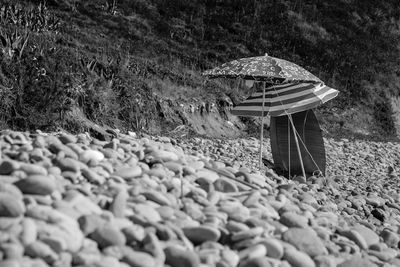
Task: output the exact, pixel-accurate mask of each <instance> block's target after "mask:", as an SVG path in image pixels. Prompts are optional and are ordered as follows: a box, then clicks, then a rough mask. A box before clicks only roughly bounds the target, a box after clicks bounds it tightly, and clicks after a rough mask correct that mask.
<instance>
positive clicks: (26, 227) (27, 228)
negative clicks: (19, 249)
mask: <svg viewBox="0 0 400 267" xmlns="http://www.w3.org/2000/svg"><path fill="white" fill-rule="evenodd" d="M21 225H22V232H21V233H20V240H21V242H22V244H24V245H29V244H30V243H33V242H35V241H36V239H37V235H38V232H37V226H36V223H35V221H34V220H33V219H31V218H24V219H23V220H22V222H21Z"/></svg>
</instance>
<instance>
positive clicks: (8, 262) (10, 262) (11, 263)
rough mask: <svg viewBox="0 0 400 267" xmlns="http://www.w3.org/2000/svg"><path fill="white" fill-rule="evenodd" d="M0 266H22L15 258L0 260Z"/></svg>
mask: <svg viewBox="0 0 400 267" xmlns="http://www.w3.org/2000/svg"><path fill="white" fill-rule="evenodd" d="M0 267H23V266H22V265H21V264H20V262H19V261H18V260H16V259H7V260H2V261H0Z"/></svg>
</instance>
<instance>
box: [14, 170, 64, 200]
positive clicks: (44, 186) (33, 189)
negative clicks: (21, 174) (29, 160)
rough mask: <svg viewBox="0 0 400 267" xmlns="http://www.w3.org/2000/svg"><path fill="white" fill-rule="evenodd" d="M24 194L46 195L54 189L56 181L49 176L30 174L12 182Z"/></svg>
mask: <svg viewBox="0 0 400 267" xmlns="http://www.w3.org/2000/svg"><path fill="white" fill-rule="evenodd" d="M14 185H15V186H17V187H18V188H19V189H20V190H21V191H22V192H23V193H24V194H34V195H48V194H51V193H53V191H54V190H55V189H56V182H55V180H54V179H52V178H51V177H49V176H45V175H39V174H37V175H31V176H28V177H27V178H26V179H21V180H19V181H17V182H15V183H14Z"/></svg>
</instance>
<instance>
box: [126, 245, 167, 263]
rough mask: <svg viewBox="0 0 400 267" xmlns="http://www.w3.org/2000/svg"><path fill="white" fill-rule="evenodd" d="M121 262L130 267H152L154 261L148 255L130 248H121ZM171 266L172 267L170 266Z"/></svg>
mask: <svg viewBox="0 0 400 267" xmlns="http://www.w3.org/2000/svg"><path fill="white" fill-rule="evenodd" d="M122 251H123V257H122V259H121V261H122V262H126V263H127V264H128V265H129V266H131V267H154V266H156V261H155V259H154V258H153V257H152V256H151V255H150V254H148V253H145V252H140V251H135V250H133V249H132V248H130V247H126V246H124V247H122ZM172 266H173V265H172Z"/></svg>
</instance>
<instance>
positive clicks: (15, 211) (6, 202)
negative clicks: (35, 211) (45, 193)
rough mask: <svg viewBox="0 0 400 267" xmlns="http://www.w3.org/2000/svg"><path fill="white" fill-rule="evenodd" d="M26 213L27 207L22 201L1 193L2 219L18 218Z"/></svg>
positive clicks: (0, 208) (0, 212)
mask: <svg viewBox="0 0 400 267" xmlns="http://www.w3.org/2000/svg"><path fill="white" fill-rule="evenodd" d="M24 213H25V205H24V203H23V202H22V200H20V199H15V197H14V196H13V195H11V194H8V193H0V217H18V216H21V215H22V214H24Z"/></svg>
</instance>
